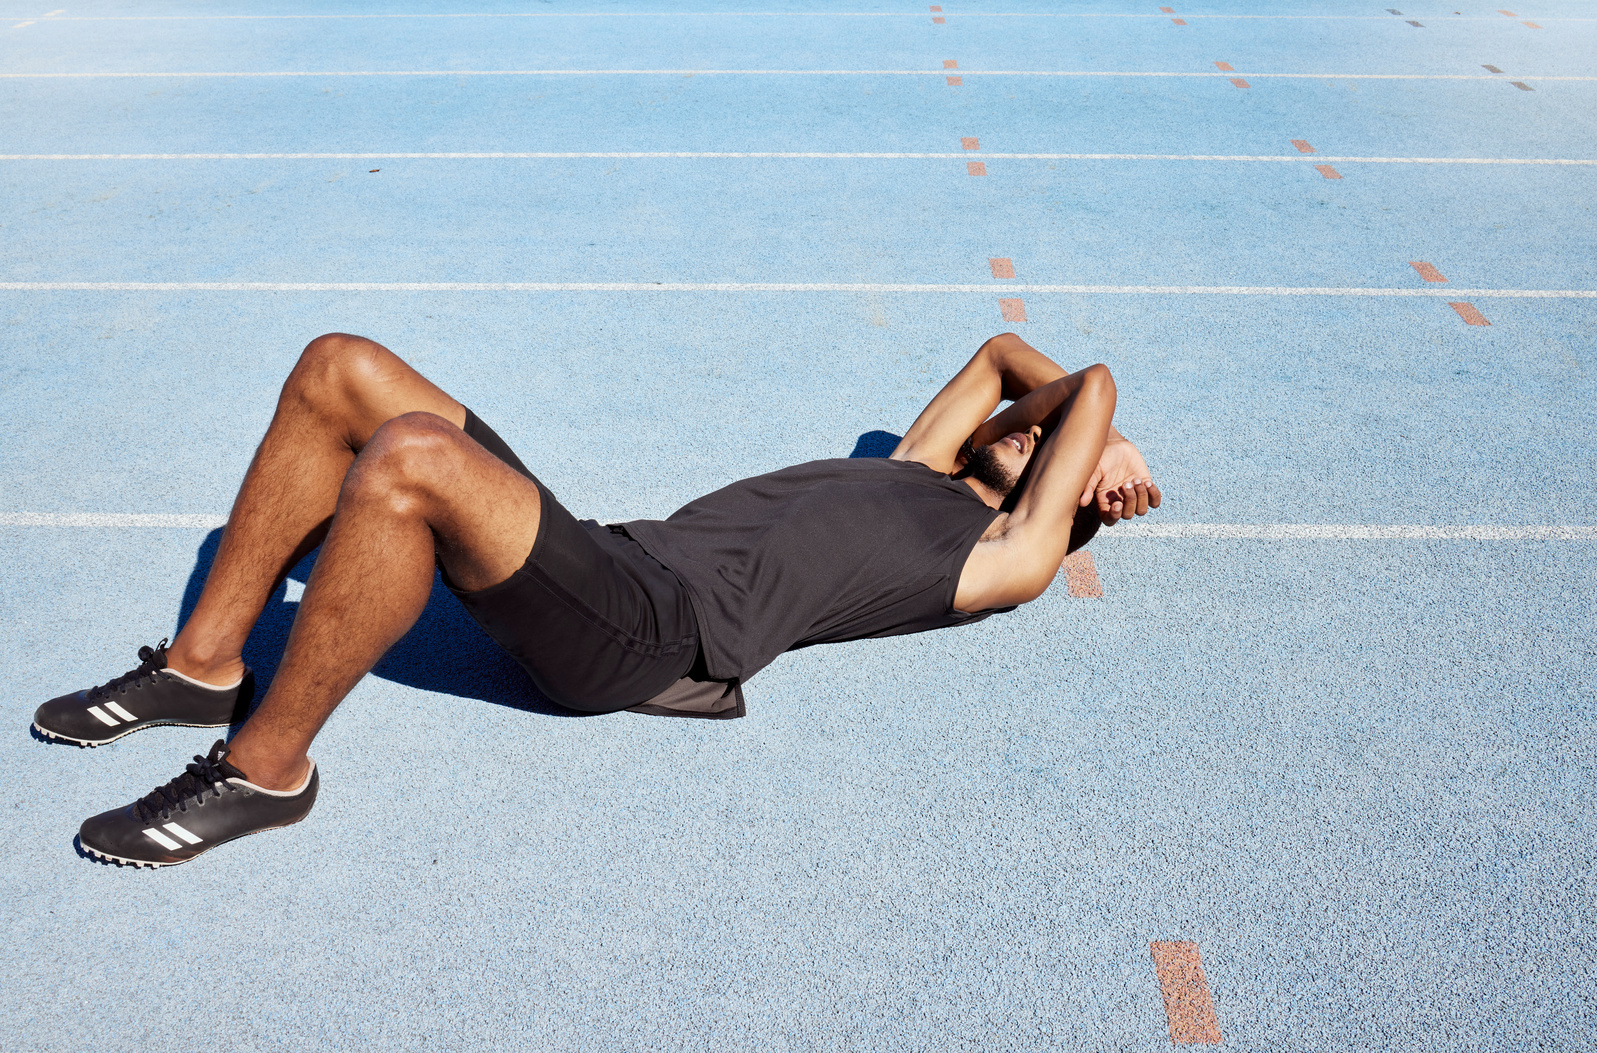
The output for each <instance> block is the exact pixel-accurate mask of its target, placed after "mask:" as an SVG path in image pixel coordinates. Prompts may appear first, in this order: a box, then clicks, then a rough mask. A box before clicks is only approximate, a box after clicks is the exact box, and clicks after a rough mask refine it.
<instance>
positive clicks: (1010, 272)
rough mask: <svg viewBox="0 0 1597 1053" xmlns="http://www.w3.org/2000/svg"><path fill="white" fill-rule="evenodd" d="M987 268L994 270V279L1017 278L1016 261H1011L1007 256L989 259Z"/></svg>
mask: <svg viewBox="0 0 1597 1053" xmlns="http://www.w3.org/2000/svg"><path fill="white" fill-rule="evenodd" d="M987 266H989V267H991V268H992V269H993V277H994V278H1013V277H1014V276H1015V264H1014V261H1012V260H1010V259H1009V258H1008V257H1007V256H1001V257H999V258H998V259H989V260H988V261H987Z"/></svg>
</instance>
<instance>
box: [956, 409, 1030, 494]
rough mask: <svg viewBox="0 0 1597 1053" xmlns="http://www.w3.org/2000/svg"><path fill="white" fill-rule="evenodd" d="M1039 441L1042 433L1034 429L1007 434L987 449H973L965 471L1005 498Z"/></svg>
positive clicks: (982, 447) (986, 447)
mask: <svg viewBox="0 0 1597 1053" xmlns="http://www.w3.org/2000/svg"><path fill="white" fill-rule="evenodd" d="M1041 439H1042V429H1041V428H1039V427H1037V426H1036V425H1033V426H1032V429H1031V430H1030V431H1017V432H1011V433H1010V434H1008V435H1005V436H1004V437H1003V438H1002V439H999V440H998V441H997V442H995V443H993V444H991V445H989V446H977V447H976V448H975V449H973V450H971V457H970V462H969V463H968V464H967V465H966V469H967V470H968V471H969V472H970V475H971V478H973V479H975V480H976V481H977V482H979V483H981V484H982V485H983V486H985V487H987V488H988V489H990V490H992V491H993V492H994V493H996V494H997V495H998V496H999V497H1008V496H1009V495H1010V493H1011V492H1013V491H1014V489H1015V483H1016V482H1018V481H1019V479H1020V473H1021V472H1023V471H1025V470H1026V465H1027V464H1028V463H1029V462H1030V461H1031V455H1032V454H1033V453H1035V452H1036V450H1037V443H1038V442H1039V441H1040V440H1041Z"/></svg>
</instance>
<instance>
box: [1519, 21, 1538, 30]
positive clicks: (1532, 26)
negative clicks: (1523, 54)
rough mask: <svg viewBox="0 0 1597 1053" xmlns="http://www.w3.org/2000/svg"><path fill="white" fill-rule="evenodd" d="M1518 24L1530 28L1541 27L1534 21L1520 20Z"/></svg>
mask: <svg viewBox="0 0 1597 1053" xmlns="http://www.w3.org/2000/svg"><path fill="white" fill-rule="evenodd" d="M1520 25H1522V26H1529V27H1530V28H1532V29H1540V28H1541V26H1539V25H1537V24H1536V23H1535V22H1521V23H1520Z"/></svg>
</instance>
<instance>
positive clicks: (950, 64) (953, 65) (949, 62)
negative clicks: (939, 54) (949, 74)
mask: <svg viewBox="0 0 1597 1053" xmlns="http://www.w3.org/2000/svg"><path fill="white" fill-rule="evenodd" d="M943 68H944V69H958V68H959V62H958V60H957V59H951V58H945V59H943Z"/></svg>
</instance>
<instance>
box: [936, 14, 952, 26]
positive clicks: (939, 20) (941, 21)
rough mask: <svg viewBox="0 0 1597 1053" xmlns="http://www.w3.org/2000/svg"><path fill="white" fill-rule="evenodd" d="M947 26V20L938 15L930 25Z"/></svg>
mask: <svg viewBox="0 0 1597 1053" xmlns="http://www.w3.org/2000/svg"><path fill="white" fill-rule="evenodd" d="M947 24H948V19H946V18H944V17H943V16H942V15H938V16H937V17H936V18H934V19H932V25H934V26H946V25H947Z"/></svg>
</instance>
